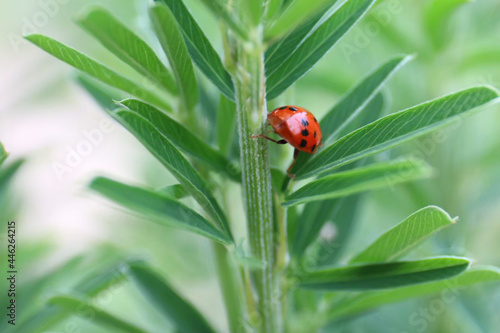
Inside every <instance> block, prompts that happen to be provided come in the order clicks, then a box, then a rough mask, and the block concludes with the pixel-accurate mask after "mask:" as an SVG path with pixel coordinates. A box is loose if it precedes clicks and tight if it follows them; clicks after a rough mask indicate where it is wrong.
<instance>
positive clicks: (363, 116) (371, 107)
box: [288, 93, 385, 179]
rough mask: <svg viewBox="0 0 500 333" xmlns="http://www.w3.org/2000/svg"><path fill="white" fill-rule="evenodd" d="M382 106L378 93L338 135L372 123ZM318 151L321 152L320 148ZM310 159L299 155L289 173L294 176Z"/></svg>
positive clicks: (381, 98)
mask: <svg viewBox="0 0 500 333" xmlns="http://www.w3.org/2000/svg"><path fill="white" fill-rule="evenodd" d="M384 106H385V102H384V97H383V95H382V94H381V93H378V94H377V95H376V96H375V97H373V98H372V100H371V101H370V102H369V103H368V104H366V105H365V106H363V108H362V110H360V111H359V113H358V115H357V117H356V118H355V119H354V120H353V121H352V122H350V123H349V124H348V125H347V126H345V127H343V129H342V130H341V131H340V132H339V135H346V134H347V133H350V132H352V131H354V130H356V129H358V128H360V127H363V126H365V125H367V124H370V123H372V122H374V121H375V120H376V119H378V118H379V117H380V116H381V114H382V113H383V111H384ZM323 138H324V136H323ZM318 150H321V146H320V148H319V149H318ZM311 158H312V155H310V154H305V153H301V154H299V157H298V158H297V160H296V161H295V165H294V167H293V168H292V170H291V173H292V174H295V173H296V171H297V170H299V169H300V168H302V166H303V165H304V164H306V163H307V162H308V161H309V160H310V159H311ZM354 167H357V166H352V167H350V168H349V169H353V168H354ZM288 179H289V178H288Z"/></svg>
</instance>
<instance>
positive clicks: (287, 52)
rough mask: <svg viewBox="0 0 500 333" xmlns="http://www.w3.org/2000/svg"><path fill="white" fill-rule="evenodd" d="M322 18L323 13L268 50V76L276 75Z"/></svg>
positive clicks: (266, 62) (266, 56) (266, 57)
mask: <svg viewBox="0 0 500 333" xmlns="http://www.w3.org/2000/svg"><path fill="white" fill-rule="evenodd" d="M321 17H323V13H321V14H319V15H316V16H314V17H312V18H310V19H309V20H308V21H307V22H305V23H304V24H302V25H301V26H299V27H298V28H296V29H294V30H292V31H291V32H290V33H289V34H288V35H286V36H285V37H283V38H282V39H280V40H279V41H277V42H275V43H274V44H273V45H271V46H270V47H269V48H268V49H267V51H266V55H265V66H266V76H270V75H271V74H272V73H274V72H275V71H276V69H278V68H279V67H280V66H281V64H282V63H283V62H284V61H285V60H286V59H288V58H289V57H290V56H291V55H292V54H293V52H294V51H295V50H296V49H297V47H299V45H300V43H301V42H302V41H303V40H304V38H305V37H306V36H307V35H308V34H309V33H310V32H311V30H312V29H313V28H314V26H315V25H316V24H317V23H318V22H319V20H320V19H321Z"/></svg>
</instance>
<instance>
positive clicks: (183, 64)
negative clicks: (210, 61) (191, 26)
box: [150, 3, 198, 117]
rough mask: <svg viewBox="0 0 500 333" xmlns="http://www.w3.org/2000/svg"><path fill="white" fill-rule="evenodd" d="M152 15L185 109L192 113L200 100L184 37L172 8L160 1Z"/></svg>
mask: <svg viewBox="0 0 500 333" xmlns="http://www.w3.org/2000/svg"><path fill="white" fill-rule="evenodd" d="M150 16H151V20H152V22H153V26H154V29H155V32H156V35H157V37H158V40H159V41H160V44H161V46H162V48H163V50H164V51H165V54H166V55H167V58H168V60H169V62H170V66H171V67H172V71H173V72H174V76H175V79H176V80H177V85H178V89H179V95H180V99H181V105H182V107H183V108H184V111H187V112H188V113H190V115H189V116H190V117H192V116H194V114H193V113H192V112H193V110H194V106H195V105H196V101H197V100H198V88H197V84H196V76H195V75H194V68H193V63H192V62H191V58H190V57H189V53H188V50H187V47H186V43H184V37H182V33H181V31H180V29H179V26H178V25H177V22H176V20H175V17H174V15H173V14H172V12H171V11H170V9H169V8H168V7H167V6H165V5H163V4H160V3H155V4H153V5H152V6H151V9H150Z"/></svg>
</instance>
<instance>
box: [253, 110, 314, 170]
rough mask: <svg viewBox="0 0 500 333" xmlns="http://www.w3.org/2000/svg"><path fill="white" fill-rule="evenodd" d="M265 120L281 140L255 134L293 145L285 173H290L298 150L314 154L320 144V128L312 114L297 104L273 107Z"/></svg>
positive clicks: (262, 136) (279, 142)
mask: <svg viewBox="0 0 500 333" xmlns="http://www.w3.org/2000/svg"><path fill="white" fill-rule="evenodd" d="M267 120H268V121H269V124H270V125H271V126H272V128H273V130H274V133H276V134H278V135H279V136H281V137H282V138H283V140H279V141H277V140H273V139H271V138H269V137H267V136H265V135H255V136H253V137H261V138H265V139H268V140H270V141H273V142H275V143H278V144H286V143H289V144H291V145H292V146H293V147H295V151H294V153H293V162H292V164H291V165H290V167H289V168H288V170H287V171H286V173H287V174H288V175H289V176H290V177H292V178H295V175H292V174H290V169H291V168H292V167H293V165H294V164H295V161H296V159H297V156H298V155H299V151H303V152H306V153H308V154H314V153H315V152H316V151H317V150H318V147H319V146H320V145H321V137H322V135H321V128H320V127H319V123H318V120H316V117H314V115H313V114H312V113H311V112H309V111H307V110H306V109H304V108H301V107H298V106H288V105H287V106H282V107H279V108H277V109H275V110H274V111H273V112H271V113H269V114H268V115H267Z"/></svg>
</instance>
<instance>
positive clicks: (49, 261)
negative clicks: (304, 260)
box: [0, 0, 500, 333]
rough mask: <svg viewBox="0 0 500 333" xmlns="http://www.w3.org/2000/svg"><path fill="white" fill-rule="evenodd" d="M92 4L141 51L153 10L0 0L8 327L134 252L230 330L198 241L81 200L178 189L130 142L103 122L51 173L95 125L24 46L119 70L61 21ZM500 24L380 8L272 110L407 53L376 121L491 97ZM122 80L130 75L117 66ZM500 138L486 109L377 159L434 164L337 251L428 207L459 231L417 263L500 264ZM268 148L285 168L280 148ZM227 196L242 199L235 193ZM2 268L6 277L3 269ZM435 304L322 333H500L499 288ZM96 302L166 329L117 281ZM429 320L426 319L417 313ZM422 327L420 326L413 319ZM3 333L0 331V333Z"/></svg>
mask: <svg viewBox="0 0 500 333" xmlns="http://www.w3.org/2000/svg"><path fill="white" fill-rule="evenodd" d="M185 2H186V4H187V6H188V7H189V8H190V9H191V11H192V13H193V15H194V16H195V18H196V19H197V20H198V21H199V23H200V25H201V26H202V27H203V29H204V31H205V33H206V34H207V35H208V36H209V38H210V40H211V41H212V43H213V45H215V46H216V47H217V48H218V51H220V49H221V43H220V33H219V27H218V23H217V22H216V21H215V20H214V19H213V18H212V17H211V15H210V14H209V13H208V12H207V11H206V10H205V8H204V7H203V6H202V5H201V4H200V2H199V1H196V0H189V1H185ZM97 3H99V4H101V5H103V6H104V7H106V8H108V9H110V10H112V11H113V12H114V13H115V14H116V15H117V16H118V17H119V18H120V19H121V20H122V21H124V22H127V23H128V25H129V26H131V27H133V28H134V31H136V32H137V33H138V34H141V35H142V36H143V37H144V38H146V40H148V41H151V40H152V39H151V38H150V33H151V31H150V27H149V25H148V24H149V23H148V20H147V19H146V17H145V15H144V13H145V11H146V8H147V5H148V1H143V0H136V1H133V0H121V1H118V0H106V1H104V0H101V1H98V0H95V1H78V2H77V1H56V0H53V1H35V0H23V1H18V2H8V3H7V2H6V3H3V8H4V9H3V10H2V12H1V13H0V35H1V36H3V38H1V39H0V72H1V73H2V74H1V75H0V91H1V93H2V98H1V99H0V140H1V141H2V142H3V143H4V145H5V147H6V149H7V151H9V152H10V153H11V156H10V157H9V159H8V161H7V163H6V164H4V166H3V168H6V167H8V166H9V165H11V163H14V162H16V160H18V159H21V158H23V159H25V162H24V163H23V164H22V166H21V167H20V168H19V170H18V172H17V173H16V174H15V175H14V176H13V177H12V180H11V181H10V182H9V183H8V187H7V184H5V183H1V182H0V186H1V188H0V191H1V192H0V207H1V213H0V215H1V219H2V221H6V220H15V221H17V225H18V235H17V239H18V251H17V260H18V261H17V264H18V266H19V272H20V273H19V279H20V280H19V285H18V287H19V288H20V289H21V296H19V316H23V315H25V314H29V313H30V311H34V309H36V307H37V306H39V305H40V304H43V300H44V299H46V298H47V297H48V296H50V295H51V293H54V292H55V291H57V290H65V289H69V288H71V287H72V286H74V285H75V284H78V283H79V281H80V280H82V279H84V278H85V276H87V275H88V274H91V273H92V272H94V271H98V270H100V269H102V268H103V267H107V266H112V265H113V263H115V262H117V261H119V260H120V259H121V258H124V257H130V256H139V257H145V258H148V259H149V260H150V261H151V262H152V263H153V265H154V266H156V267H157V268H159V269H160V270H161V271H162V272H163V273H164V274H165V276H167V277H168V279H169V280H170V281H172V282H173V284H174V285H175V286H176V287H178V288H179V289H180V291H181V292H182V293H183V294H184V295H186V296H187V298H189V300H190V301H192V302H193V303H194V304H195V305H197V306H198V308H199V309H200V310H201V311H202V312H203V313H206V314H210V318H211V320H212V321H213V322H214V323H215V325H216V327H217V328H219V329H220V330H221V331H227V328H226V327H225V326H224V325H225V324H224V311H223V306H222V301H221V298H220V293H219V289H218V285H217V280H216V278H215V269H214V267H213V264H212V263H213V258H211V257H210V253H211V252H210V251H209V243H208V241H207V240H204V239H202V238H201V237H198V236H195V235H191V234H188V233H186V232H182V231H178V230H175V229H165V227H160V226H157V225H156V224H153V223H150V222H149V221H143V220H142V219H141V218H139V217H135V216H131V215H130V214H129V213H127V212H124V211H121V210H120V209H117V208H116V206H113V205H112V204H111V203H109V202H107V201H106V200H104V199H102V198H100V197H99V196H98V195H94V194H93V193H90V191H88V190H87V189H86V185H87V183H88V181H89V180H90V179H92V177H93V176H95V175H98V174H104V175H112V176H113V177H114V178H117V179H122V180H125V181H128V182H130V183H136V184H147V185H150V186H152V187H155V188H160V187H162V186H166V185H170V184H173V183H174V181H173V178H172V177H171V176H170V175H168V174H167V173H166V172H165V171H164V169H163V168H162V167H161V166H160V164H159V163H158V162H157V161H156V160H155V159H154V158H153V157H152V156H151V155H150V154H148V153H147V151H146V150H145V149H143V148H142V147H141V145H140V144H139V143H138V142H136V140H134V139H133V137H132V136H131V135H130V134H128V133H127V132H126V131H125V130H123V129H122V128H120V127H118V126H114V127H113V129H112V131H110V132H109V133H104V134H103V135H102V137H100V139H99V140H97V141H96V143H95V144H92V146H91V149H90V150H89V153H88V154H87V156H84V157H83V158H82V159H81V160H76V161H73V162H74V166H72V167H71V168H70V170H66V171H67V172H64V173H61V171H60V169H57V168H58V166H60V164H64V163H65V162H66V159H67V158H70V157H69V156H70V155H71V151H72V150H75V149H78V147H79V146H80V145H82V142H83V141H86V140H88V135H89V133H95V130H96V129H99V126H100V122H101V121H102V120H103V119H106V115H105V114H104V113H103V112H102V111H101V109H100V107H99V106H98V105H97V104H96V103H95V102H94V101H93V100H92V99H91V98H90V97H89V96H88V95H87V94H86V93H85V92H84V91H83V90H82V89H81V88H80V87H79V86H78V84H77V83H75V81H74V78H75V72H74V71H73V70H72V69H71V68H69V67H68V66H66V65H64V64H62V63H61V62H59V61H58V60H56V59H54V58H52V57H51V56H49V55H47V54H45V53H43V52H41V51H40V50H38V49H36V48H35V47H34V46H32V45H30V44H29V43H28V42H26V41H23V40H22V39H21V36H22V34H23V33H32V32H39V33H43V34H46V35H49V36H52V37H55V38H57V39H59V40H61V41H63V42H65V43H67V44H68V45H70V46H78V49H80V50H83V51H85V52H86V53H87V54H89V55H91V56H93V57H95V58H97V59H99V60H100V61H102V62H104V63H106V64H108V65H109V66H111V67H112V68H117V66H120V65H119V62H117V61H116V58H114V57H113V56H112V55H111V54H110V53H108V52H107V51H106V50H105V49H104V48H103V47H101V46H100V45H98V44H97V43H96V42H94V41H93V40H92V39H91V37H89V36H88V35H87V34H85V33H84V32H83V31H82V30H81V29H79V28H78V27H77V26H76V25H75V24H74V23H73V21H72V20H73V19H74V18H75V17H77V16H78V15H80V14H81V13H82V12H84V11H85V8H86V7H88V6H90V5H92V4H97ZM452 3H453V4H456V5H450V4H452ZM44 13H45V14H44ZM436 13H437V14H436ZM435 15H440V16H439V17H435ZM499 17H500V2H498V0H477V1H475V2H466V1H452V0H448V1H438V0H426V1H406V0H385V1H379V4H378V5H376V6H375V7H374V8H372V10H371V12H370V15H368V16H367V17H365V18H364V19H363V21H362V23H361V24H360V25H358V26H357V27H356V28H354V29H353V30H352V31H351V32H350V33H349V34H348V35H347V37H346V38H344V39H343V40H342V41H341V43H340V44H339V46H338V47H336V48H335V49H334V50H333V51H332V52H331V53H329V54H328V55H327V56H326V57H325V58H324V59H323V60H322V61H321V62H320V63H319V64H318V66H316V68H315V69H314V70H312V71H311V72H310V73H309V74H308V75H307V76H305V77H304V78H303V79H302V80H300V81H299V82H298V83H297V84H296V86H295V87H293V88H292V89H291V91H289V92H287V93H286V94H285V96H283V97H281V98H280V99H281V101H283V103H287V104H296V105H300V106H304V107H306V108H308V109H309V110H311V111H312V112H314V113H315V114H317V115H319V116H321V114H322V113H324V112H326V111H327V110H328V108H329V107H330V106H331V105H332V104H333V103H334V102H335V101H337V99H338V98H339V96H341V95H342V94H343V93H345V92H346V91H347V90H348V89H349V88H350V87H352V86H353V84H355V83H356V82H358V81H359V80H360V79H361V78H362V77H364V76H365V75H366V74H367V73H368V72H370V71H372V70H373V69H375V68H376V67H377V66H379V65H380V64H381V63H383V62H384V61H386V60H387V59H389V58H391V57H393V56H394V55H396V54H401V53H404V54H414V55H415V59H414V60H413V61H411V62H410V63H409V64H408V65H406V66H405V68H403V69H402V70H401V71H399V72H398V73H397V74H396V76H395V77H394V78H392V79H391V80H390V82H389V84H388V85H387V86H386V87H385V89H384V97H385V99H386V101H388V105H387V107H386V110H385V112H386V113H389V112H393V111H396V110H400V109H403V108H405V107H409V106H412V105H415V104H418V103H420V102H423V101H426V100H428V99H432V98H435V97H438V96H441V95H444V94H445V93H449V92H453V91H455V90H459V89H461V88H465V87H468V86H471V85H474V84H489V85H493V86H495V87H497V88H500V20H499V19H498V18H499ZM153 46H155V47H157V45H155V44H154V43H153ZM117 69H119V70H121V71H125V72H126V73H128V74H130V75H131V76H132V75H134V74H133V73H132V72H131V70H130V69H127V68H125V67H118V68H117ZM206 88H207V90H208V92H209V96H208V98H209V100H210V99H212V100H214V101H216V100H217V99H218V98H217V96H216V94H215V90H213V89H212V87H210V86H209V85H208V84H207V85H206ZM210 94H212V95H210ZM285 101H286V102H285ZM499 127H500V107H498V106H494V107H492V108H490V110H489V111H487V112H483V113H480V114H478V115H476V116H474V117H471V118H468V119H467V121H462V122H459V123H458V125H456V126H452V128H449V129H447V130H446V132H445V133H444V134H443V136H442V138H441V140H438V141H439V142H437V141H436V140H434V139H433V137H432V136H429V137H424V138H422V139H420V140H418V141H417V142H415V141H412V142H411V143H409V144H406V145H405V146H404V148H400V149H399V151H398V152H396V151H391V152H389V153H385V154H394V155H396V154H397V155H400V154H401V153H404V154H407V155H412V154H415V155H418V156H424V157H425V159H427V160H428V161H429V162H430V163H431V165H433V166H434V167H435V169H436V171H437V174H436V177H434V178H433V179H432V180H429V181H421V182H417V183H412V184H409V185H404V186H398V187H395V188H393V189H389V190H385V191H379V192H374V193H371V194H369V195H366V196H364V197H363V205H362V207H363V209H362V211H360V212H359V213H358V216H357V219H358V220H359V223H358V225H357V230H356V232H355V233H354V237H353V238H352V239H351V242H350V244H349V247H350V250H348V251H347V252H348V253H352V252H354V251H353V249H357V248H361V247H363V246H365V245H367V244H369V242H370V241H371V240H372V239H373V237H372V235H378V234H380V233H381V232H383V231H384V230H386V229H387V228H389V227H391V226H393V225H395V224H396V223H397V222H398V221H401V220H402V219H404V218H405V217H406V216H408V215H409V214H410V213H412V212H414V211H415V210H417V209H419V208H421V207H423V206H425V205H429V204H435V205H439V206H441V207H442V208H444V209H445V210H447V211H448V212H450V213H451V214H452V215H453V216H460V222H459V223H458V224H457V225H455V226H454V227H452V228H449V229H447V230H445V231H443V232H441V233H439V234H438V236H437V237H434V238H433V242H431V243H430V244H431V245H430V246H427V247H423V248H420V249H419V252H420V253H419V254H420V255H422V254H424V255H426V254H427V255H429V254H431V253H439V254H441V253H442V254H447V253H456V254H458V255H467V256H468V257H471V258H473V259H475V260H477V261H478V262H480V263H481V264H491V265H496V266H499V265H500V243H499V241H498V239H500V154H499V153H498V152H499V151H500V136H499V135H498V133H499V130H498V128H499ZM272 149H273V152H274V153H275V154H280V155H281V154H288V155H287V156H289V157H290V158H291V150H286V149H287V148H284V147H278V148H276V147H273V148H272ZM57 170H59V172H58V171H57ZM234 191H235V196H238V195H239V193H238V191H239V190H238V189H237V187H236V186H235V189H234ZM232 210H233V211H232V218H233V219H234V220H236V221H241V222H240V223H239V226H240V227H241V228H243V227H244V216H243V213H242V208H241V207H240V206H239V204H238V205H234V207H232ZM5 232H6V227H5V228H2V230H1V234H2V244H5V242H4V241H5ZM431 247H433V248H431ZM5 248H6V246H4V245H2V248H1V255H2V258H4V257H6V253H5ZM72 258H73V259H72ZM74 258H77V259H74ZM68 261H69V264H68ZM4 264H5V262H4V260H3V259H2V265H4ZM5 270H6V269H5V267H4V266H2V272H4V271H5ZM55 272H58V273H55ZM2 274H3V273H2ZM2 281H3V282H2V283H5V281H4V279H2ZM1 290H6V287H2V289H1ZM2 293H3V292H2ZM2 297H5V296H4V295H3V294H2ZM435 298H436V297H434V298H425V299H418V300H414V301H408V302H404V303H398V304H396V305H391V306H386V307H384V308H381V309H380V310H378V311H376V312H373V313H370V314H367V315H365V316H363V317H360V318H358V319H356V320H354V321H352V322H350V323H346V324H345V325H340V326H336V328H335V330H333V329H332V330H331V332H346V333H347V332H352V333H354V332H381V333H382V332H383V333H392V332H397V333H404V332H407V333H413V332H428V333H431V332H435V333H443V332H466V333H475V332H491V333H495V332H496V333H498V332H499V331H500V317H499V316H498V308H499V307H500V286H498V285H493V286H479V287H471V288H468V289H466V290H463V291H462V292H461V293H460V297H459V298H458V299H457V300H455V301H454V302H451V303H449V304H448V303H447V304H445V305H446V306H445V307H444V308H443V309H441V308H439V309H436V308H433V307H432V304H433V300H434V299H435ZM2 304H3V303H2ZM99 305H101V306H102V307H103V308H106V309H107V310H109V311H110V312H112V313H121V314H122V315H123V314H126V317H127V318H129V319H130V320H133V321H135V322H137V323H141V324H142V326H143V327H144V328H145V329H150V331H151V332H167V331H168V323H166V322H164V321H163V319H162V318H161V317H159V316H157V315H155V314H154V312H153V311H151V308H150V306H149V305H148V304H147V303H146V302H145V301H143V300H142V298H141V297H138V292H137V291H136V290H135V289H134V288H131V287H130V286H129V285H128V284H123V285H120V288H116V290H114V291H113V292H111V293H109V295H108V297H106V298H105V299H103V300H102V303H99ZM422 309H423V310H422ZM426 309H427V310H428V311H429V312H430V316H429V317H426V316H425V315H424V314H423V312H422V311H425V310H426ZM422 318H426V319H425V320H424V321H423V322H422V321H419V320H421V319H422ZM18 319H22V318H19V317H18ZM424 323H425V325H424ZM4 324H5V323H4V322H2V323H1V324H0V331H2V329H3V328H5V326H2V325H4ZM69 325H74V327H75V330H74V332H106V331H105V330H103V329H101V328H97V327H96V326H93V325H91V324H89V323H87V322H85V321H84V320H81V319H78V318H71V319H70V320H68V321H66V322H64V323H62V324H60V325H59V328H60V330H61V331H66V330H68V331H71V330H70V329H71V328H68V327H70V326H69ZM71 327H73V326H71ZM325 331H328V330H325ZM71 332H73V331H71ZM22 333H29V332H22Z"/></svg>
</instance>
